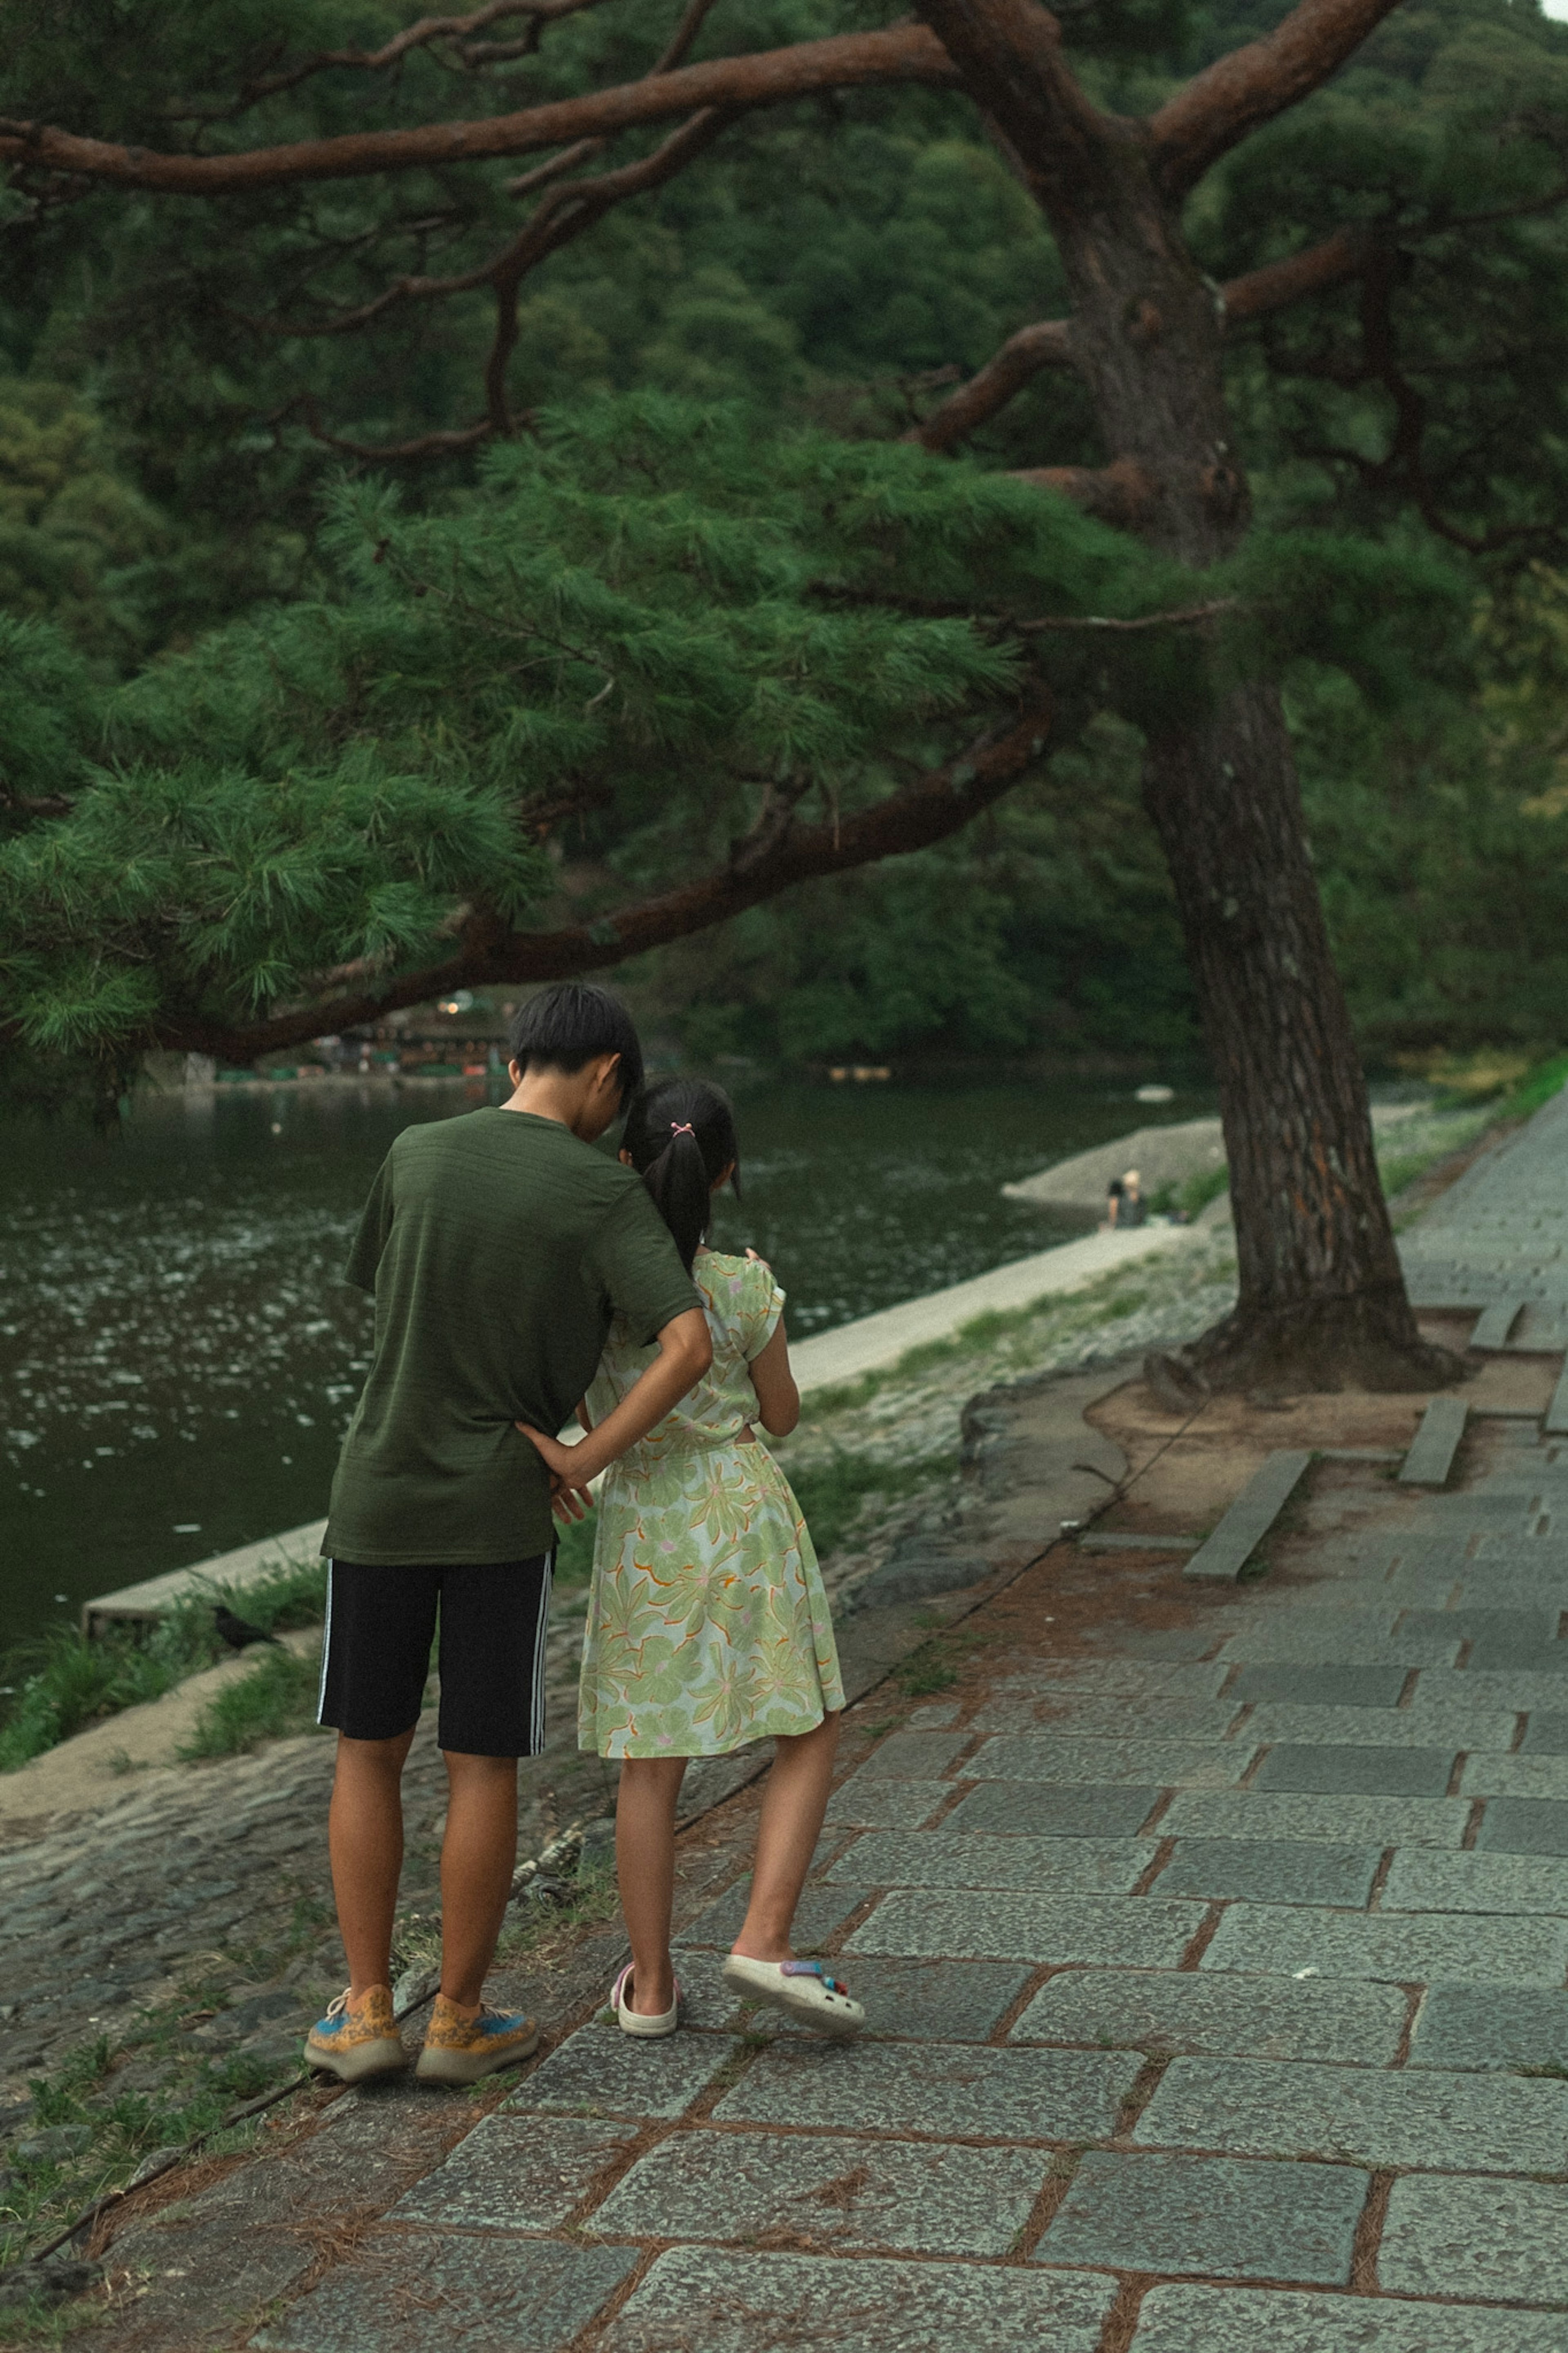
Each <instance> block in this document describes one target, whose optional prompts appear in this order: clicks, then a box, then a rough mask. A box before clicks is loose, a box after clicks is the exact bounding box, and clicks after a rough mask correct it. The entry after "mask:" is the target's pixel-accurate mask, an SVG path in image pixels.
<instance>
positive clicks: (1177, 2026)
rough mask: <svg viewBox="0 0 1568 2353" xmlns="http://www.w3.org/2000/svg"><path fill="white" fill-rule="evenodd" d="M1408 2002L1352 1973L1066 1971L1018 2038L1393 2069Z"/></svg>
mask: <svg viewBox="0 0 1568 2353" xmlns="http://www.w3.org/2000/svg"><path fill="white" fill-rule="evenodd" d="M1563 1999H1564V2000H1565V2001H1568V1996H1564V1997H1563ZM1407 2007H1408V2004H1407V2002H1406V1999H1405V1995H1404V1994H1403V1993H1402V1992H1400V1991H1399V1989H1398V1988H1397V1987H1395V1986H1392V1985H1375V1984H1365V1983H1357V1982H1355V1981H1352V1980H1348V1979H1334V1978H1304V1979H1302V1980H1300V1982H1298V1981H1297V1980H1295V1979H1294V1978H1285V1979H1284V1980H1283V1981H1281V1980H1280V1979H1279V1978H1243V1977H1233V1976H1227V1975H1224V1974H1221V1975H1216V1976H1214V1977H1204V1976H1201V1975H1194V1974H1191V1973H1186V1972H1184V1973H1180V1974H1178V1973H1176V1972H1175V1971H1171V1972H1169V1973H1167V1974H1163V1975H1160V1974H1155V1973H1154V1972H1152V1971H1150V1972H1143V1971H1134V1970H1131V1969H1064V1970H1063V1971H1062V1972H1061V1974H1060V1975H1059V1976H1058V1977H1053V1978H1047V1980H1046V1983H1045V1984H1044V1985H1043V1986H1042V1987H1041V1988H1040V1990H1039V1992H1038V1993H1037V1995H1036V1996H1035V1999H1034V2000H1033V2001H1032V2002H1031V2003H1030V2004H1029V2007H1028V2008H1027V2010H1025V2012H1024V2014H1023V2016H1022V2018H1020V2019H1019V2021H1018V2022H1017V2024H1016V2026H1015V2027H1014V2029H1013V2032H1012V2036H1011V2038H1010V2039H1011V2040H1012V2041H1013V2042H1100V2043H1111V2044H1118V2045H1122V2046H1126V2047H1130V2048H1131V2049H1134V2050H1140V2051H1182V2052H1192V2053H1195V2054H1198V2055H1212V2056H1216V2057H1223V2056H1226V2055H1234V2056H1236V2057H1237V2058H1244V2059H1247V2058H1251V2059H1321V2060H1325V2061H1333V2062H1336V2063H1339V2064H1341V2065H1343V2066H1347V2067H1348V2066H1363V2067H1387V2066H1392V2065H1393V2063H1394V2060H1395V2058H1396V2057H1397V2056H1398V2052H1399V2044H1400V2039H1401V2037H1402V2035H1403V2033H1404V2031H1405V2010H1406V2009H1407Z"/></svg>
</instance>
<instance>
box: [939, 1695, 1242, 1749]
mask: <svg viewBox="0 0 1568 2353" xmlns="http://www.w3.org/2000/svg"><path fill="white" fill-rule="evenodd" d="M1239 1705H1240V1703H1239V1702H1238V1701H1236V1700H1232V1699H1230V1698H1225V1699H1160V1698H1147V1699H1141V1700H1140V1701H1139V1702H1138V1704H1137V1705H1136V1707H1132V1706H1130V1705H1129V1704H1128V1703H1127V1701H1126V1700H1125V1699H1102V1698H1100V1696H1099V1695H1098V1694H1092V1693H1090V1694H1064V1695H1063V1696H1062V1698H1060V1699H1058V1700H1047V1701H1043V1702H1042V1703H1041V1704H1040V1705H1039V1706H1038V1707H1037V1709H1035V1710H1034V1711H1033V1715H1032V1718H1031V1722H1032V1725H1033V1726H1034V1727H1035V1728H1036V1729H1037V1731H1039V1732H1042V1733H1052V1734H1061V1735H1066V1736H1069V1737H1076V1738H1079V1739H1084V1740H1125V1739H1126V1738H1127V1737H1128V1736H1130V1735H1131V1734H1133V1733H1136V1734H1137V1735H1138V1736H1139V1737H1140V1738H1141V1739H1147V1738H1148V1737H1149V1736H1150V1735H1152V1734H1155V1733H1158V1734H1161V1735H1167V1734H1169V1735H1173V1736H1180V1737H1184V1738H1185V1739H1188V1740H1224V1739H1225V1738H1226V1735H1227V1734H1228V1733H1229V1731H1230V1727H1231V1725H1233V1724H1234V1723H1235V1722H1236V1718H1237V1712H1238V1709H1239ZM969 1721H970V1729H971V1730H972V1731H975V1732H1021V1731H1024V1730H1025V1729H1026V1727H1025V1726H1024V1725H1005V1724H984V1723H982V1722H981V1720H980V1718H979V1716H978V1715H975V1716H971V1718H970V1720H969Z"/></svg>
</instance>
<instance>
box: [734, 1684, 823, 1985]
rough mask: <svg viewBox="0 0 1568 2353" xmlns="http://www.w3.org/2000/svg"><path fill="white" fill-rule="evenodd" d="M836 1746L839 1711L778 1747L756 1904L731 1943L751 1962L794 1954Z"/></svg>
mask: <svg viewBox="0 0 1568 2353" xmlns="http://www.w3.org/2000/svg"><path fill="white" fill-rule="evenodd" d="M837 1747H838V1718H837V1715H825V1716H824V1717H823V1719H822V1722H821V1723H820V1724H819V1725H817V1726H816V1730H815V1731H812V1732H802V1733H798V1734H796V1735H795V1736H793V1737H785V1738H784V1739H781V1740H780V1741H778V1742H777V1744H776V1746H775V1750H774V1756H773V1770H772V1772H771V1773H770V1774H769V1775H768V1783H767V1788H765V1789H764V1791H763V1810H762V1818H761V1820H760V1821H759V1822H758V1825H757V1861H756V1868H755V1870H754V1871H753V1873H752V1896H751V1902H750V1903H749V1905H747V1907H746V1917H745V1920H744V1922H743V1924H742V1928H741V1933H740V1935H739V1936H737V1937H736V1939H735V1941H734V1943H733V1945H731V1947H730V1949H731V1952H733V1953H741V1954H743V1955H744V1957H746V1959H747V1960H752V1961H785V1960H788V1959H789V1958H790V1957H791V1947H790V1940H789V1939H790V1928H791V1926H792V1924H793V1922H794V1920H795V1905H797V1904H798V1903H799V1902H800V1891H801V1889H802V1888H803V1887H804V1886H805V1874H806V1873H807V1872H808V1871H809V1870H810V1868H811V1858H812V1856H813V1855H814V1854H815V1853H816V1841H817V1840H818V1839H819V1838H820V1837H821V1835H822V1818H823V1816H824V1815H825V1814H826V1811H827V1797H828V1791H829V1788H831V1786H832V1781H833V1759H834V1757H835V1755H836V1754H837Z"/></svg>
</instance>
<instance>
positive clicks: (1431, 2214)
mask: <svg viewBox="0 0 1568 2353" xmlns="http://www.w3.org/2000/svg"><path fill="white" fill-rule="evenodd" d="M1377 2274H1378V2278H1379V2279H1380V2280H1381V2282H1382V2284H1383V2285H1384V2287H1385V2288H1392V2289H1394V2291H1395V2292H1396V2293H1399V2294H1403V2295H1451V2294H1452V2292H1453V2286H1454V2283H1455V2282H1456V2281H1458V2280H1462V2281H1463V2282H1464V2285H1465V2292H1466V2294H1467V2295H1473V2296H1476V2297H1483V2296H1484V2297H1486V2298H1487V2299H1488V2300H1490V2299H1492V2298H1495V2299H1496V2300H1497V2301H1498V2302H1499V2303H1500V2304H1501V2303H1507V2304H1544V2305H1553V2306H1558V2307H1559V2308H1560V2309H1563V2308H1568V2188H1565V2187H1564V2186H1563V2183H1562V2182H1558V2181H1552V2182H1546V2181H1465V2180H1455V2179H1451V2178H1450V2179H1433V2178H1431V2177H1430V2176H1427V2175H1424V2174H1419V2173H1415V2174H1407V2175H1406V2176H1405V2178H1404V2179H1402V2180H1399V2181H1396V2182H1395V2183H1394V2190H1393V2194H1392V2196H1391V2197H1390V2199H1389V2201H1388V2221H1387V2224H1386V2226H1385V2228H1384V2234H1383V2244H1382V2246H1381V2248H1380V2249H1379V2251H1378V2258H1377Z"/></svg>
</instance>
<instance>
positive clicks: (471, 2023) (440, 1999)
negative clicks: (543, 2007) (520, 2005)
mask: <svg viewBox="0 0 1568 2353" xmlns="http://www.w3.org/2000/svg"><path fill="white" fill-rule="evenodd" d="M538 2048H539V2028H538V2026H537V2024H536V2023H535V2021H533V2020H532V2019H531V2018H525V2017H524V2016H523V2014H522V2012H521V2010H486V2009H484V2008H483V2007H481V2008H480V2010H479V2013H478V2015H477V2016H476V2017H474V2018H469V2017H468V2014H467V2013H466V2012H465V2011H463V2010H459V2009H458V2005H457V2003H456V2002H455V2001H448V2000H447V1997H446V1995H445V1994H444V1993H438V1994H437V1997H436V2007H435V2009H434V2010H432V2011H431V2013H430V2025H429V2029H428V2031H427V2032H426V2037H425V2048H424V2050H423V2051H421V2052H420V2053H419V2058H418V2061H417V2063H416V2066H415V2070H414V2072H415V2073H416V2075H417V2076H418V2078H419V2080H420V2082H421V2083H422V2084H477V2083H478V2082H479V2079H480V2077H481V2076H483V2075H493V2074H495V2073H497V2071H498V2070H499V2069H500V2068H502V2067H510V2066H512V2065H513V2064H514V2063H515V2062H516V2061H518V2060H519V2059H526V2058H528V2057H529V2056H530V2055H531V2053H532V2052H535V2051H537V2050H538Z"/></svg>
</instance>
